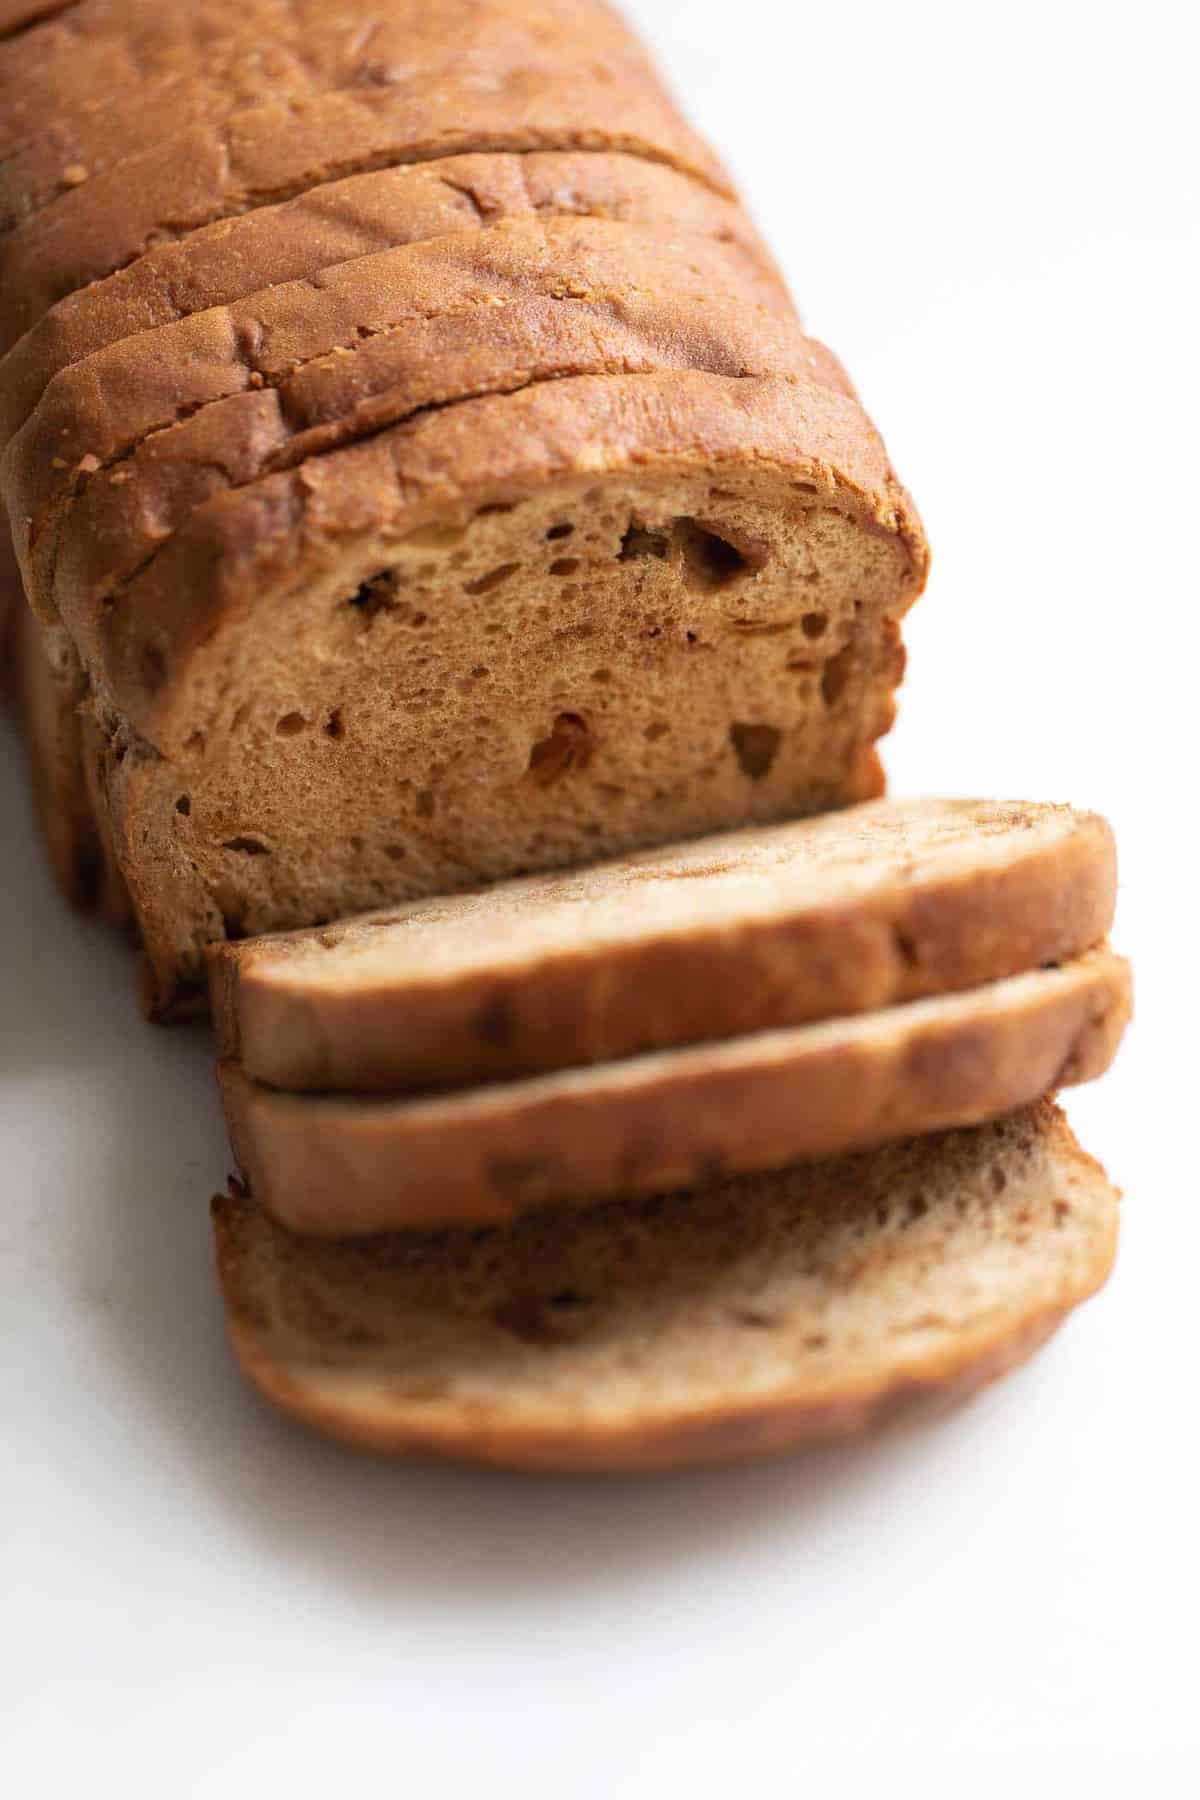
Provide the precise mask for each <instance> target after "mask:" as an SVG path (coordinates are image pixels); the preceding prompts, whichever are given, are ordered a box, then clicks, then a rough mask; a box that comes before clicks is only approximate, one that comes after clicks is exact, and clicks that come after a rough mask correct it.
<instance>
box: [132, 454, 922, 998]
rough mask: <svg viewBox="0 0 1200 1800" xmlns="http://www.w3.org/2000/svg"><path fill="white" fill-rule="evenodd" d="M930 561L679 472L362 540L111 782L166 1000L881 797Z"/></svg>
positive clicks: (620, 480) (869, 533)
mask: <svg viewBox="0 0 1200 1800" xmlns="http://www.w3.org/2000/svg"><path fill="white" fill-rule="evenodd" d="M781 488H782V491H781ZM781 502H782V504H781ZM906 555H907V551H906V547H905V546H904V544H903V543H902V542H901V540H900V539H899V538H897V537H896V536H895V535H894V534H889V533H888V532H886V531H884V530H882V529H869V528H868V529H864V526H863V524H862V522H861V520H859V519H856V518H854V517H852V516H851V515H850V513H849V512H847V511H842V510H840V509H838V508H836V507H835V506H833V505H831V504H829V495H828V493H823V492H821V491H820V490H819V489H818V486H817V483H816V482H812V483H797V482H793V483H782V482H781V478H778V477H776V478H772V479H766V478H758V479H756V478H753V477H750V478H747V477H746V476H744V475H741V476H737V477H731V478H730V479H729V481H728V482H727V483H725V482H722V483H717V482H715V481H714V480H713V478H712V477H711V476H708V475H692V474H683V473H680V474H670V475H660V476H658V477H657V478H654V479H650V478H648V477H642V478H635V477H630V476H628V475H625V476H621V477H608V478H604V479H598V480H596V481H594V482H589V481H586V480H578V481H576V482H575V483H574V484H570V485H567V484H563V485H559V486H556V487H554V488H552V489H549V490H546V491H543V492H540V493H535V494H534V495H532V496H526V497H524V498H519V499H513V500H505V499H496V500H493V501H491V502H490V503H488V504H485V505H483V506H478V505H476V506H475V507H473V508H471V509H469V510H468V509H458V510H456V511H453V512H450V511H447V512H446V513H443V514H441V515H439V516H434V517H431V518H430V519H429V520H428V521H427V523H425V524H424V525H423V526H421V527H420V528H419V529H417V530H415V531H413V532H411V533H410V535H409V536H408V537H407V538H405V539H403V540H401V541H384V540H380V541H370V542H367V543H365V544H363V543H359V544H357V545H356V546H355V547H354V548H353V549H352V550H348V551H346V552H345V554H343V555H342V556H340V557H339V558H337V559H336V560H335V561H334V562H333V563H331V564H330V565H329V566H327V567H326V568H325V569H324V570H323V571H322V573H321V575H320V578H319V579H318V580H315V581H309V582H307V583H306V584H305V586H304V588H303V590H301V591H296V592H293V593H291V594H287V595H282V596H280V597H278V598H277V599H274V600H273V601H272V603H271V604H270V605H269V606H265V605H264V606H261V607H259V608H258V609H256V610H255V611H254V612H253V613H251V614H248V615H247V616H246V617H244V618H243V619H241V620H240V621H238V622H237V623H236V624H235V625H234V626H232V627H231V628H230V629H229V630H227V631H226V632H224V633H222V634H221V636H220V639H219V641H218V642H217V643H216V644H215V645H214V647H213V649H212V651H211V652H210V653H200V654H198V655H197V656H196V657H195V658H194V664H193V671H194V673H193V681H192V687H191V695H192V700H193V703H194V708H195V715H196V720H197V726H196V730H195V732H194V734H193V739H192V742H191V744H190V745H188V746H185V747H184V749H183V750H182V752H181V753H178V754H174V753H173V754H172V755H171V756H170V758H169V760H168V759H166V758H161V757H157V756H154V755H152V754H147V753H146V752H145V751H144V750H140V749H137V748H135V749H132V750H130V751H129V752H128V753H127V754H125V755H123V756H121V762H120V767H119V768H117V769H115V770H114V775H113V779H112V781H111V782H110V793H112V794H114V796H115V797H116V799H117V803H118V811H119V814H120V815H121V819H122V823H121V827H120V829H121V831H122V832H123V834H124V837H125V841H126V843H127V844H133V845H136V855H135V856H131V858H130V862H131V864H133V865H136V867H135V873H134V884H135V887H136V886H138V875H137V869H138V868H140V870H141V871H143V879H142V881H141V883H140V887H141V893H140V895H139V899H140V902H141V905H140V911H141V916H142V923H143V929H144V932H145V935H146V939H147V943H148V947H149V949H150V952H151V956H152V958H153V961H154V963H155V966H156V969H157V978H158V983H159V991H160V1004H162V1003H166V1002H167V1001H168V1000H169V999H170V997H171V996H172V995H173V993H174V992H175V990H176V989H177V987H178V986H179V984H180V983H184V984H187V983H194V982H197V981H199V980H201V979H202V978H203V971H202V967H201V962H202V953H203V949H204V947H205V945H206V944H207V943H211V942H214V941H221V940H222V939H229V938H238V937H241V936H249V935H255V934H257V933H259V932H262V931H266V930H273V929H278V928H281V927H290V926H298V925H304V924H312V923H320V922H322V921H325V920H328V919H333V918H336V917H340V916H343V915H345V914H346V913H349V912H354V911H361V910H366V909H368V908H370V907H372V906H379V905H381V904H390V903H393V902H395V901H399V900H404V899H409V898H415V897H419V896H423V895H426V894H430V893H439V892H448V891H454V890H461V889H463V888H467V887H470V886H472V885H475V884H477V883H479V882H484V881H490V880H494V879H497V878H500V877H503V876H508V875H512V874H517V873H521V872H524V871H529V870H537V869H543V868H549V867H557V866H562V865H566V864H573V863H578V862H581V861H592V860H595V859H596V858H598V857H600V856H603V855H606V854H611V853H613V852H617V851H620V850H623V849H626V848H631V847H635V846H639V845H645V844H656V843H662V842H666V841H670V840H674V839H680V838H686V837H692V836H697V835H700V834H702V833H704V832H706V831H710V830H714V829H720V828H722V827H725V826H728V825H732V824H743V823H747V822H757V821H765V820H771V819H778V818H781V817H787V816H796V815H800V814H806V813H811V812H816V811H820V810H823V809H826V808H829V807H835V806H841V805H845V804H848V803H850V802H852V801H854V800H857V799H861V798H865V797H869V796H870V795H871V794H872V793H874V792H877V791H878V788H879V785H880V784H879V778H878V765H877V763H876V762H875V760H874V758H873V756H872V754H871V752H870V746H871V744H872V743H873V741H874V740H875V739H876V738H877V737H878V736H879V735H880V734H881V733H882V732H884V731H886V730H887V728H888V726H889V725H890V723H891V720H892V716H893V698H892V696H893V690H894V687H895V685H896V683H897V682H898V680H899V679H900V677H901V674H902V670H903V650H902V646H901V644H900V639H899V630H898V624H897V619H898V616H899V614H900V613H902V612H903V610H904V607H905V605H906V604H907V602H908V600H909V599H910V598H911V593H912V588H913V582H912V579H911V575H910V572H909V570H908V568H907V565H906ZM149 673H150V674H151V675H152V673H153V671H152V670H150V671H149ZM117 754H118V755H120V754H121V753H120V752H117ZM298 800H299V801H300V802H301V804H299V805H298V804H297V802H298Z"/></svg>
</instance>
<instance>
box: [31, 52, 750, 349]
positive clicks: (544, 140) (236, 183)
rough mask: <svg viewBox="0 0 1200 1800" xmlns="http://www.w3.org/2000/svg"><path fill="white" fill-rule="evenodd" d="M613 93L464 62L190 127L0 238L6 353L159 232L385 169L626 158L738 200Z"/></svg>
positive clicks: (580, 74) (694, 150) (658, 111)
mask: <svg viewBox="0 0 1200 1800" xmlns="http://www.w3.org/2000/svg"><path fill="white" fill-rule="evenodd" d="M617 85H619V84H618V83H617V82H615V81H614V78H613V75H612V74H611V73H610V71H609V70H607V69H606V68H605V67H604V66H603V65H602V64H601V65H599V66H596V67H589V65H588V64H587V63H586V62H584V63H582V64H579V63H575V62H571V63H568V64H566V65H564V64H563V63H561V62H553V61H550V62H546V63H543V62H541V61H540V60H539V61H536V62H534V63H532V64H530V65H529V66H528V68H527V69H526V70H524V71H522V72H520V74H519V76H517V77H514V79H513V80H512V81H509V82H507V83H505V84H503V85H502V86H500V87H498V88H495V89H493V88H489V87H487V86H486V85H484V86H482V87H481V86H480V83H479V77H478V75H477V73H476V72H475V71H474V70H473V69H472V68H471V66H470V65H469V64H465V63H459V64H457V65H456V67H455V68H454V70H453V71H452V72H450V73H448V74H447V76H446V78H445V79H444V80H443V81H441V82H440V83H438V84H437V86H436V87H435V88H430V89H423V90H421V91H420V92H419V93H417V94H412V95H410V94H408V93H402V94H399V95H396V94H393V93H392V92H391V91H390V90H388V89H386V88H383V89H375V88H363V89H356V90H353V91H348V92H345V93H338V94H332V95H326V96H322V97H319V98H315V99H313V100H311V101H305V102H303V103H297V104H296V105H294V106H287V105H274V106H262V107H250V108H246V109H244V110H242V111H240V112H236V113H233V114H231V115H230V117H229V118H228V119H227V120H224V121H222V122H221V123H219V124H216V125H199V126H193V127H192V128H191V129H190V130H187V131H183V132H180V133H179V135H178V136H176V137H173V138H172V139H170V140H169V141H168V142H166V143H159V144H155V145H154V146H153V148H151V149H148V150H146V151H144V152H143V153H142V154H141V155H140V156H133V157H129V158H127V159H126V160H125V161H124V162H122V163H119V164H118V165H117V167H116V168H114V169H109V170H108V171H106V172H105V173H104V174H101V175H98V176H97V177H96V178H95V180H94V181H87V182H84V183H83V184H82V185H81V186H79V187H75V188H70V189H68V191H67V192H66V193H64V194H63V195H62V197H61V198H60V199H58V200H56V201H55V202H54V204H53V205H52V206H50V207H48V208H45V209H44V210H43V211H42V212H40V213H37V214H35V215H34V216H33V217H31V218H27V219H24V220H22V221H21V222H20V223H19V224H18V225H17V226H16V227H15V228H14V229H13V230H12V231H11V232H10V233H9V234H8V236H7V237H6V238H5V239H3V240H2V241H0V351H3V350H7V349H8V348H9V347H10V346H11V345H12V344H14V343H15V342H16V340H17V338H19V337H20V336H21V335H22V334H23V333H24V332H26V331H28V330H29V328H30V327H31V326H32V325H33V324H35V323H36V321H37V320H38V318H39V317H40V316H41V314H42V313H44V312H46V311H47V310H48V309H49V308H50V307H51V306H53V305H54V304H55V302H56V301H58V300H60V299H62V297H63V296H64V295H65V294H69V293H71V292H73V291H74V290H75V289H77V288H81V287H84V286H85V285H86V284H87V283H88V282H90V281H96V280H99V279H101V278H102V277H104V276H106V275H110V274H112V272H113V271H114V270H115V269H119V268H121V267H122V266H123V265H124V264H126V263H129V262H132V261H133V260H134V258H136V257H138V256H140V255H141V254H142V253H143V252H144V251H145V250H147V249H149V248H150V247H151V246H152V245H153V244H155V243H156V242H160V241H162V239H163V238H164V237H172V236H173V237H177V238H178V237H183V236H186V234H187V233H188V232H190V231H195V230H197V229H199V228H200V227H202V226H205V225H208V224H211V223H212V222H213V221H214V220H216V219H222V218H228V217H230V216H231V215H232V214H234V213H238V212H245V211H247V210H249V209H251V208H253V207H255V206H262V205H270V204H274V203H276V202H278V201H280V200H286V199H288V198H290V197H293V196H296V195H299V194H302V193H304V192H306V191H307V190H308V189H310V188H313V187H316V186H318V185H319V184H320V183H322V182H325V181H330V180H337V179H340V178H341V177H343V176H346V175H351V174H354V173H355V172H356V171H357V170H366V169H371V168H380V167H382V166H385V165H387V164H389V163H391V164H397V163H404V162H409V163H412V162H428V161H431V160H433V159H434V158H437V157H443V156H451V155H462V154H465V153H468V152H478V151H521V150H567V151H580V150H589V149H596V150H606V151H624V152H626V153H628V154H632V155H637V156H643V157H646V158H647V159H648V160H650V161H654V162H664V163H667V164H669V165H670V166H672V167H674V168H678V169H681V170H682V171H684V172H685V173H687V174H690V175H692V176H694V177H695V178H696V179H697V180H700V181H703V182H704V183H705V185H707V186H709V187H712V188H713V189H714V190H715V191H716V192H718V193H724V194H726V195H729V194H730V193H731V189H730V187H729V184H728V178H727V177H726V176H725V175H724V172H723V171H722V170H721V168H720V165H719V164H717V163H716V161H715V159H714V158H713V157H712V155H711V153H710V152H709V151H708V150H707V148H706V147H705V146H704V145H702V144H701V143H700V141H699V140H698V139H697V138H696V137H695V136H694V134H693V133H692V132H691V131H690V130H689V129H688V128H687V127H686V126H685V125H684V124H683V123H682V121H681V120H680V118H679V115H678V113H677V112H676V111H675V110H674V108H673V106H672V105H671V103H670V101H669V100H668V99H667V98H666V96H665V95H664V94H663V92H662V90H661V89H660V88H658V87H657V86H656V85H654V84H652V83H651V82H650V81H649V80H648V79H647V80H646V81H645V82H641V83H630V84H629V85H628V86H627V87H625V88H623V89H622V92H621V100H620V105H619V106H617V107H614V104H613V94H614V87H615V86H617Z"/></svg>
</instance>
